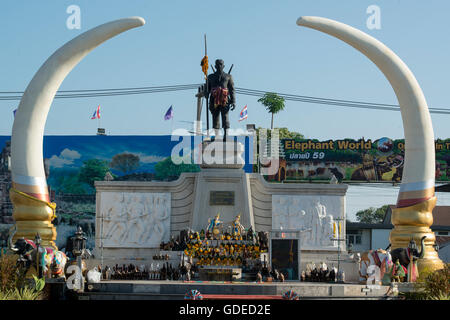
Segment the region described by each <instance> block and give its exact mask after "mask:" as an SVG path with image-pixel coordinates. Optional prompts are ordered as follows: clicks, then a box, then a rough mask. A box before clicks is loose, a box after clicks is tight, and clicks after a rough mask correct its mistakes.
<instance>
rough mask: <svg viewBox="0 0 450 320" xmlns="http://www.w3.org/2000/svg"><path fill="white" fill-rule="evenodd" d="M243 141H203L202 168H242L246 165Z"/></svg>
mask: <svg viewBox="0 0 450 320" xmlns="http://www.w3.org/2000/svg"><path fill="white" fill-rule="evenodd" d="M244 151H245V148H244V145H243V144H242V143H239V142H234V141H223V140H215V141H209V140H206V141H204V142H203V143H202V162H201V164H200V167H201V168H202V169H211V168H216V169H217V168H220V169H242V168H243V167H244V165H245V161H244V158H242V154H243V153H244Z"/></svg>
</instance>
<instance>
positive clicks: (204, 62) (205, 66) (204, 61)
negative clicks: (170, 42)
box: [200, 34, 209, 134]
mask: <svg viewBox="0 0 450 320" xmlns="http://www.w3.org/2000/svg"><path fill="white" fill-rule="evenodd" d="M200 65H201V67H202V71H203V73H204V74H205V99H206V110H205V115H206V134H208V132H209V115H208V65H209V63H208V51H207V46H206V34H205V56H204V57H203V59H202V61H201V62H200Z"/></svg>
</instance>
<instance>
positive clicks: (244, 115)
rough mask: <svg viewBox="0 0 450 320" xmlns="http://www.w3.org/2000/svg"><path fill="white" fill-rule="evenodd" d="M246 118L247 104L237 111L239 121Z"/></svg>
mask: <svg viewBox="0 0 450 320" xmlns="http://www.w3.org/2000/svg"><path fill="white" fill-rule="evenodd" d="M245 119H247V105H245V107H244V109H242V111H241V113H239V121H242V120H245Z"/></svg>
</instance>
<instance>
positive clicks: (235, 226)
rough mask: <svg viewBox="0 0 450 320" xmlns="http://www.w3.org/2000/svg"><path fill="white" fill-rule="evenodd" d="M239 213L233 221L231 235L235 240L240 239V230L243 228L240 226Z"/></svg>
mask: <svg viewBox="0 0 450 320" xmlns="http://www.w3.org/2000/svg"><path fill="white" fill-rule="evenodd" d="M240 220H241V215H237V216H236V218H235V219H234V222H233V236H234V237H235V239H236V240H239V239H241V240H242V237H241V232H242V231H243V230H244V227H243V226H242V224H241V222H240Z"/></svg>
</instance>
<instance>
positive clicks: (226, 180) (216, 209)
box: [191, 140, 255, 230]
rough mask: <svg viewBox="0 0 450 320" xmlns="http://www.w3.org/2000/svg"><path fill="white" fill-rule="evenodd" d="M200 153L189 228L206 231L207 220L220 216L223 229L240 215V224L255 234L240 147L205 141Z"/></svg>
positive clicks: (247, 182) (228, 143) (230, 143)
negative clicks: (200, 159) (201, 158)
mask: <svg viewBox="0 0 450 320" xmlns="http://www.w3.org/2000/svg"><path fill="white" fill-rule="evenodd" d="M202 152H203V153H202V154H203V161H202V164H201V165H200V167H201V168H202V171H201V172H199V173H198V175H197V179H196V182H195V200H194V207H193V215H192V220H191V221H192V224H191V228H192V229H193V230H201V229H204V230H206V228H207V226H208V219H210V218H213V217H215V216H216V215H217V214H218V213H220V220H221V221H222V222H223V223H224V225H223V227H225V228H226V227H227V226H229V225H231V223H232V222H233V221H234V219H235V217H236V216H237V215H240V216H241V219H240V222H241V224H242V225H243V226H245V227H246V228H249V227H250V226H251V227H252V228H253V230H255V225H254V221H253V208H252V201H251V191H250V181H249V177H248V175H246V174H245V172H244V171H243V170H242V168H243V166H244V160H243V158H242V153H243V152H244V146H243V145H242V144H241V143H236V142H233V141H226V142H224V141H220V140H219V141H217V140H216V141H214V142H211V141H206V142H204V143H203V150H202Z"/></svg>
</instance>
